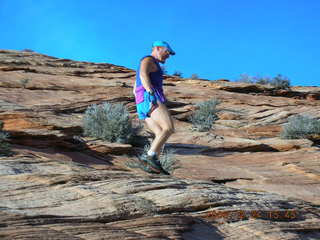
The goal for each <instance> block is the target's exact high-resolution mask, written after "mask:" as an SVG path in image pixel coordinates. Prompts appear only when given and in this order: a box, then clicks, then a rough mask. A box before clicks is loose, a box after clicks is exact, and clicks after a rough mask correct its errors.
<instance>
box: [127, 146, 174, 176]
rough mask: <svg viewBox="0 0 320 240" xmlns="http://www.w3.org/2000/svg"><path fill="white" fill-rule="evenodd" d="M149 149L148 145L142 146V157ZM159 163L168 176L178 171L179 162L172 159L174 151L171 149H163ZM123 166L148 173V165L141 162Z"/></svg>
mask: <svg viewBox="0 0 320 240" xmlns="http://www.w3.org/2000/svg"><path fill="white" fill-rule="evenodd" d="M149 149H150V143H148V144H146V145H145V146H144V149H143V153H142V155H143V154H147V152H148V150H149ZM159 161H160V163H161V166H162V168H163V169H164V170H166V171H167V172H168V173H170V174H172V173H173V172H174V170H175V169H178V168H179V167H180V166H179V161H178V160H177V159H176V158H175V157H174V151H173V150H172V149H165V148H163V149H162V151H161V154H160V156H159ZM125 164H126V166H128V167H130V168H140V169H142V170H144V171H146V172H149V171H150V168H149V167H148V165H145V164H144V163H143V162H141V161H127V162H126V163H125Z"/></svg>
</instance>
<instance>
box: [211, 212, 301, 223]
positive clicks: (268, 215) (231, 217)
mask: <svg viewBox="0 0 320 240" xmlns="http://www.w3.org/2000/svg"><path fill="white" fill-rule="evenodd" d="M298 215H299V212H298V211H297V210H295V209H290V210H288V209H286V210H212V211H210V212H208V213H207V215H206V216H205V218H208V219H211V220H218V221H220V222H221V221H228V222H232V221H241V220H246V219H249V218H259V219H265V220H274V221H291V220H295V219H297V218H298Z"/></svg>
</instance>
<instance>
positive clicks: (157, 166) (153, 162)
mask: <svg viewBox="0 0 320 240" xmlns="http://www.w3.org/2000/svg"><path fill="white" fill-rule="evenodd" d="M140 160H141V161H143V162H145V163H147V164H148V165H149V166H150V167H151V169H152V171H155V172H157V173H162V174H166V175H170V174H169V173H168V172H167V171H165V170H164V169H163V168H162V166H161V163H160V161H159V160H158V158H157V156H156V155H154V156H149V155H147V154H143V155H142V156H141V157H140Z"/></svg>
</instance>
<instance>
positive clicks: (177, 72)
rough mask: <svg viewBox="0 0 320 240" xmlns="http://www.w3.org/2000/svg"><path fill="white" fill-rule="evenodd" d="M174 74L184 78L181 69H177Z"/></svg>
mask: <svg viewBox="0 0 320 240" xmlns="http://www.w3.org/2000/svg"><path fill="white" fill-rule="evenodd" d="M172 75H173V76H175V77H180V78H182V72H180V71H175V72H174V73H173V74H172Z"/></svg>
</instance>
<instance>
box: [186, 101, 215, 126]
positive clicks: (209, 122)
mask: <svg viewBox="0 0 320 240" xmlns="http://www.w3.org/2000/svg"><path fill="white" fill-rule="evenodd" d="M218 104H220V101H219V100H218V99H210V100H208V101H205V102H201V103H198V104H197V105H196V107H197V108H198V109H197V110H196V111H195V112H194V113H193V114H192V115H191V117H190V121H191V122H192V124H193V129H194V130H196V131H199V132H205V131H209V130H210V129H211V128H212V126H213V124H214V122H215V121H216V120H217V119H218V116H217V113H218V112H219V111H220V110H218V109H217V108H216V107H217V105H218Z"/></svg>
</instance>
